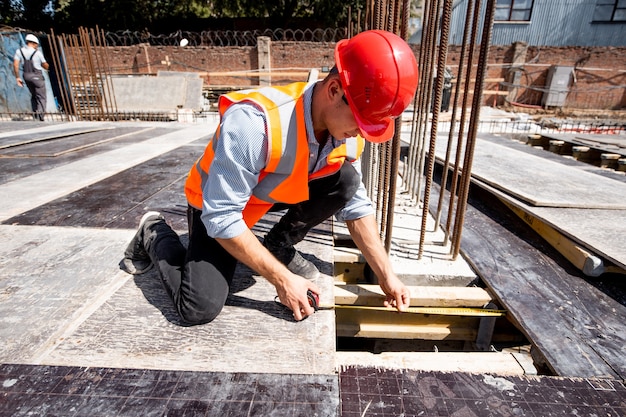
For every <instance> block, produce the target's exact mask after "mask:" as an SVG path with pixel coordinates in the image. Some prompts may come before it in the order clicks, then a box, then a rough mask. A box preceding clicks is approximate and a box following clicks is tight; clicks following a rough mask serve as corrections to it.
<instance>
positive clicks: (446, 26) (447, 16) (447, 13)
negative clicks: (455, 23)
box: [417, 0, 452, 259]
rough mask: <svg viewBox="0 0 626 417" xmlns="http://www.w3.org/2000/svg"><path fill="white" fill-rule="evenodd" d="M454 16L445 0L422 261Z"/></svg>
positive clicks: (432, 124)
mask: <svg viewBox="0 0 626 417" xmlns="http://www.w3.org/2000/svg"><path fill="white" fill-rule="evenodd" d="M451 15H452V0H444V4H443V13H442V19H441V31H440V37H439V55H438V58H437V77H436V89H435V98H434V103H433V106H432V109H433V116H432V123H431V126H430V145H429V148H428V167H427V173H426V184H425V186H424V207H423V208H422V226H421V229H420V241H419V249H418V253H417V259H422V256H423V254H424V241H425V239H426V227H427V220H428V213H429V205H430V190H431V187H432V179H433V174H434V171H435V148H436V146H437V127H438V123H439V112H440V110H441V93H442V91H443V83H444V78H445V77H444V74H445V67H446V60H447V56H448V40H449V39H450V20H451Z"/></svg>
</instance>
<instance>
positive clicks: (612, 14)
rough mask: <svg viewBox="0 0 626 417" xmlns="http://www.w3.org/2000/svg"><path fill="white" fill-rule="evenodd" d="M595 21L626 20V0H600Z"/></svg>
mask: <svg viewBox="0 0 626 417" xmlns="http://www.w3.org/2000/svg"><path fill="white" fill-rule="evenodd" d="M593 21H594V22H626V0H598V1H597V2H596V9H595V10H594V12H593Z"/></svg>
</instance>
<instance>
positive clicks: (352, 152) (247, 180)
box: [120, 30, 418, 324]
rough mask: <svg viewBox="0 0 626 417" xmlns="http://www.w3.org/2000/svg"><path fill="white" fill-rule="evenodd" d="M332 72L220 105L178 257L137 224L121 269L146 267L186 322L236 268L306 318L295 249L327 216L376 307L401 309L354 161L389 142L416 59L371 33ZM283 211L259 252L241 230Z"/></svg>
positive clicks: (221, 297) (353, 43) (235, 96)
mask: <svg viewBox="0 0 626 417" xmlns="http://www.w3.org/2000/svg"><path fill="white" fill-rule="evenodd" d="M335 62H336V67H335V68H333V70H332V71H331V72H330V73H329V75H328V76H327V77H326V78H325V79H324V80H321V81H317V82H311V83H294V84H290V85H288V86H283V87H265V88H260V89H258V90H247V91H239V92H234V93H230V94H227V95H224V96H222V97H220V101H219V111H220V116H221V118H220V124H219V126H218V128H217V130H216V132H215V134H214V136H213V139H212V140H211V141H210V142H209V144H208V146H207V147H206V149H205V152H204V155H203V156H202V157H201V158H200V159H199V160H198V161H197V162H196V164H195V165H194V166H193V167H192V168H191V170H190V172H189V175H188V178H187V182H186V185H185V193H186V196H187V200H188V204H189V208H188V212H187V218H188V223H189V246H188V248H187V249H185V247H184V246H183V245H182V244H181V242H180V239H179V237H178V235H177V234H176V233H175V232H174V231H173V230H172V229H171V228H170V227H169V225H167V224H166V222H165V220H164V218H163V217H162V216H161V215H160V214H159V213H157V212H150V213H147V214H146V215H144V217H143V218H142V220H141V222H140V225H139V230H138V231H137V233H136V235H135V237H134V238H133V239H132V241H131V242H130V244H129V245H128V248H127V249H126V252H125V257H124V259H123V260H122V261H121V262H120V267H121V268H122V269H124V270H126V271H127V272H129V273H142V272H145V271H146V270H148V269H149V268H150V267H151V266H152V265H156V267H157V269H158V271H159V275H160V277H161V279H162V281H163V284H164V286H165V288H166V290H167V291H168V293H169V295H170V296H171V298H172V300H173V301H174V304H175V306H176V308H177V310H178V313H179V315H180V316H181V318H182V319H183V320H184V321H185V322H186V323H189V324H201V323H207V322H210V321H211V320H213V319H214V318H215V317H216V316H217V315H218V314H219V313H220V311H221V310H222V308H223V306H224V304H225V302H226V298H227V296H228V293H229V288H230V285H231V282H232V279H233V276H234V271H235V266H236V263H237V261H240V262H242V263H244V264H246V265H248V266H249V267H250V268H252V269H253V270H255V271H256V272H257V273H259V274H260V275H262V276H263V277H265V278H266V279H267V280H268V281H269V282H270V283H272V284H273V285H274V286H275V287H276V291H277V293H278V297H279V299H280V301H281V303H282V304H284V305H285V306H287V307H288V308H289V309H291V310H292V311H293V315H294V318H295V319H296V320H302V319H303V318H305V317H307V316H309V315H311V314H313V312H314V310H313V308H312V307H311V306H310V305H309V303H308V299H307V290H311V291H313V292H315V293H317V294H319V289H318V287H317V286H316V285H315V283H314V282H313V281H314V280H315V278H316V277H317V276H318V275H319V273H318V271H317V268H316V267H315V265H313V264H312V263H311V262H309V261H308V260H306V259H305V258H304V257H302V256H301V255H300V253H299V252H298V251H296V249H295V248H294V245H295V244H297V243H298V242H300V241H301V240H302V239H304V237H305V235H306V234H307V232H308V231H309V230H310V229H311V228H313V227H315V226H316V225H318V224H320V223H321V222H323V221H324V220H325V219H327V218H328V217H330V216H332V215H335V216H336V217H337V218H338V219H339V220H343V221H345V222H346V223H347V226H348V230H349V231H350V234H351V236H352V237H353V239H354V241H355V243H356V244H357V246H358V248H359V249H360V250H361V252H362V253H363V255H364V257H365V259H366V260H367V262H368V263H369V264H370V266H371V267H372V269H373V271H374V273H375V274H376V276H377V277H378V279H379V283H380V286H381V288H382V289H383V291H384V293H385V294H386V296H387V297H386V301H385V304H386V305H388V306H392V307H395V308H397V309H398V310H402V309H404V308H405V307H407V306H408V305H409V303H410V294H409V291H408V289H407V288H406V287H405V285H404V284H403V283H402V282H401V281H400V280H399V279H398V277H397V276H396V275H395V273H394V272H393V270H392V267H391V263H390V261H389V258H388V255H387V253H386V251H385V249H384V247H383V245H382V243H381V241H380V237H379V234H378V227H377V224H376V221H375V217H374V209H373V207H372V203H371V201H370V199H369V198H368V196H367V194H366V190H365V187H364V186H363V183H362V181H361V173H360V160H359V159H358V158H359V156H360V154H361V152H362V150H363V147H364V139H363V138H365V139H366V140H369V141H372V142H384V141H387V140H389V139H391V138H392V137H393V134H394V119H395V118H397V117H398V116H400V115H401V114H402V112H403V111H404V109H405V108H406V107H407V106H408V104H409V103H410V101H411V100H412V98H413V97H414V95H415V90H416V88H417V75H418V74H417V63H416V61H415V56H414V55H413V52H412V51H411V49H410V48H409V46H408V45H407V44H406V42H404V41H403V40H402V39H401V38H399V37H398V36H396V35H394V34H392V33H389V32H384V31H378V30H372V31H366V32H363V33H361V34H359V35H356V36H355V37H353V38H351V39H349V40H342V41H340V42H338V44H337V47H336V49H335ZM285 208H286V209H287V211H286V213H285V214H284V215H283V216H282V218H281V219H280V221H278V223H276V224H275V225H274V226H273V227H272V229H271V230H270V231H269V232H268V233H267V235H266V236H265V238H264V240H263V243H261V242H260V241H259V239H257V238H256V236H255V235H254V234H253V233H252V231H251V230H250V229H251V228H252V227H253V226H254V224H256V223H257V221H258V220H259V219H260V218H261V217H262V216H263V215H264V214H265V213H267V212H268V211H271V210H272V211H273V210H277V209H285Z"/></svg>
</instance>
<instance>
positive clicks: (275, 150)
mask: <svg viewBox="0 0 626 417" xmlns="http://www.w3.org/2000/svg"><path fill="white" fill-rule="evenodd" d="M306 85H307V84H306V83H293V84H289V85H287V86H282V87H265V88H261V89H258V90H245V91H238V92H233V93H229V94H226V95H223V96H221V97H220V100H219V112H220V117H223V116H224V113H225V112H226V110H227V109H228V108H229V107H230V106H231V105H233V104H235V103H240V102H249V103H253V104H255V105H256V106H257V107H258V108H259V109H261V110H263V112H264V113H265V117H266V123H267V131H268V152H267V160H266V164H265V168H264V169H263V170H262V171H261V173H260V175H259V182H258V184H257V185H256V186H255V188H254V189H253V191H252V192H253V195H252V196H251V197H250V200H249V201H248V203H247V204H246V207H245V208H244V210H243V219H244V221H245V222H246V225H247V226H248V227H252V226H254V225H255V224H256V222H257V221H259V220H260V219H261V217H263V215H264V214H265V213H267V211H268V210H269V209H270V208H271V207H272V205H274V204H275V203H279V202H280V203H286V204H296V203H299V202H301V201H305V200H307V199H308V198H309V188H308V181H309V180H310V179H315V178H320V177H323V176H327V175H331V174H333V173H335V172H337V171H338V170H339V169H340V168H341V165H342V164H343V162H344V160H345V159H346V158H347V159H348V160H349V161H351V162H353V161H355V160H356V159H358V157H359V156H360V154H361V153H362V151H363V147H364V140H363V139H362V138H361V137H358V138H350V139H346V141H345V143H343V144H342V145H341V146H339V147H337V148H336V149H334V150H333V151H332V152H331V153H330V154H329V155H328V158H327V165H326V166H324V167H323V168H322V169H321V170H319V171H317V172H315V173H313V174H312V175H311V176H309V175H308V161H309V145H308V139H307V134H306V124H305V114H304V97H303V94H304V90H305V87H306ZM219 136H220V132H219V127H218V129H217V130H216V132H215V134H214V136H213V139H212V140H211V141H210V142H209V143H208V145H207V147H206V149H205V151H204V155H202V157H201V158H200V159H198V160H197V161H196V163H195V164H194V166H193V167H192V168H191V170H190V171H189V175H188V177H187V181H186V183H185V194H186V196H187V201H188V202H189V204H190V205H191V206H193V207H195V208H197V209H200V210H201V209H202V190H203V188H204V183H205V182H206V180H207V178H208V174H209V170H210V167H211V162H212V161H213V157H214V155H215V147H216V146H217V140H218V139H219Z"/></svg>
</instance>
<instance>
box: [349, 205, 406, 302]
mask: <svg viewBox="0 0 626 417" xmlns="http://www.w3.org/2000/svg"><path fill="white" fill-rule="evenodd" d="M346 223H347V225H348V230H349V231H350V235H351V236H352V239H353V240H354V243H356V245H357V247H358V248H359V249H360V250H361V253H363V256H365V259H366V260H367V263H368V264H369V265H370V266H371V267H372V270H373V271H374V274H376V277H378V284H379V285H380V288H381V289H382V290H383V292H384V293H385V294H386V295H387V299H386V300H385V305H387V306H393V307H395V308H397V309H398V310H400V311H402V310H404V309H405V308H406V307H408V306H409V305H410V303H411V294H410V293H409V290H408V288H407V287H406V286H405V285H404V284H403V283H402V282H401V281H400V279H398V277H397V276H396V274H395V272H394V271H393V267H392V266H391V262H390V261H389V256H388V254H387V251H386V250H385V247H384V246H383V244H382V242H381V241H380V237H379V236H378V226H377V224H376V219H375V218H374V216H373V215H371V216H366V217H362V218H360V219H357V220H350V221H348V222H346Z"/></svg>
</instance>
